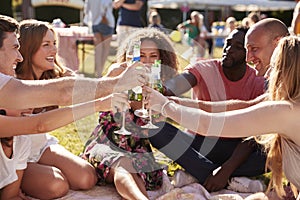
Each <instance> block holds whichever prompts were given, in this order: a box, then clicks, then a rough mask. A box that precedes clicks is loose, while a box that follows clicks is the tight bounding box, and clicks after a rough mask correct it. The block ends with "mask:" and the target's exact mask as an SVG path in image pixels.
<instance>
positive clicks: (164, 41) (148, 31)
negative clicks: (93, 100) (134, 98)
mask: <svg viewBox="0 0 300 200" xmlns="http://www.w3.org/2000/svg"><path fill="white" fill-rule="evenodd" d="M138 40H140V41H141V42H143V41H144V40H150V41H152V42H154V43H155V44H156V45H157V48H158V50H159V55H160V59H161V63H162V66H163V67H162V68H161V70H162V71H161V79H162V81H165V80H168V79H170V78H172V77H174V75H175V74H176V73H177V70H178V59H177V55H176V53H175V50H174V48H173V45H172V42H171V40H170V39H169V37H168V36H167V35H166V34H165V33H163V32H162V31H160V30H157V29H156V28H143V29H140V30H138V31H135V32H133V33H132V34H130V35H129V36H128V37H127V38H126V39H125V40H124V42H123V43H122V44H121V46H120V47H119V48H118V51H117V62H125V61H126V49H127V48H128V46H129V45H130V43H131V42H134V41H138Z"/></svg>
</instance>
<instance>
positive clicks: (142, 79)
mask: <svg viewBox="0 0 300 200" xmlns="http://www.w3.org/2000/svg"><path fill="white" fill-rule="evenodd" d="M149 73H150V71H149V69H148V68H147V67H145V66H144V65H143V64H142V63H140V62H135V63H134V64H133V65H131V66H129V67H127V69H125V70H124V71H123V72H122V73H121V74H120V75H119V76H118V78H119V84H118V86H119V87H121V88H123V89H124V90H123V91H126V90H129V89H131V88H134V87H136V86H142V85H145V84H146V83H147V82H148V77H149V75H148V74H149Z"/></svg>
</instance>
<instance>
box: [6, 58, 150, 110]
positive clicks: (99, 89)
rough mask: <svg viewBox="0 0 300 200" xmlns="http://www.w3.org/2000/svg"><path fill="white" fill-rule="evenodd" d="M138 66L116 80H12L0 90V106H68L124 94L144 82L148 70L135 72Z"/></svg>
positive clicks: (64, 78)
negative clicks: (116, 93) (119, 93)
mask: <svg viewBox="0 0 300 200" xmlns="http://www.w3.org/2000/svg"><path fill="white" fill-rule="evenodd" d="M139 65H140V63H135V64H134V65H132V66H130V67H128V68H127V69H126V70H125V71H124V72H123V73H121V74H120V75H118V76H116V77H105V78H100V79H92V78H80V77H76V78H75V77H63V78H59V79H51V80H40V81H37V80H34V81H29V80H17V79H14V78H12V79H11V80H10V81H9V82H8V83H7V84H6V85H5V86H4V87H3V88H2V89H1V90H0V96H1V98H0V105H1V107H5V108H15V109H16V108H17V109H22V108H36V107H43V106H48V105H71V104H76V103H81V102H85V101H90V100H93V99H97V98H100V97H103V96H107V95H109V94H111V93H113V92H122V91H126V90H128V89H131V88H133V87H135V86H137V85H143V84H144V83H145V82H146V78H147V69H146V68H138V69H136V67H137V66H139ZM128 77H130V78H128ZM131 77H134V78H131Z"/></svg>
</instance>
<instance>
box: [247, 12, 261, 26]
mask: <svg viewBox="0 0 300 200" xmlns="http://www.w3.org/2000/svg"><path fill="white" fill-rule="evenodd" d="M248 17H249V19H250V26H252V25H253V24H255V23H257V22H258V21H259V20H260V15H259V14H258V13H257V12H251V13H249V15H248Z"/></svg>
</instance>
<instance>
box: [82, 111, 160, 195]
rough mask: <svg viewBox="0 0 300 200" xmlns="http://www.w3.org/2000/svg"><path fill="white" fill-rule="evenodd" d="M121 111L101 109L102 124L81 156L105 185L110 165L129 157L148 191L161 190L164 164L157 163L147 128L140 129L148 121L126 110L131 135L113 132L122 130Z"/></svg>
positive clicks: (100, 121) (127, 125)
mask: <svg viewBox="0 0 300 200" xmlns="http://www.w3.org/2000/svg"><path fill="white" fill-rule="evenodd" d="M121 119H122V117H121V114H120V113H116V114H115V115H114V114H113V113H112V112H101V113H100V116H99V124H98V126H97V127H96V128H95V130H94V131H93V133H92V134H91V136H90V138H89V139H88V141H87V142H86V145H85V148H84V153H83V155H82V157H83V158H84V159H86V160H88V161H89V162H90V163H91V164H92V165H93V166H94V167H95V169H96V173H97V176H98V183H97V184H98V185H104V184H105V178H106V177H107V176H108V174H109V171H110V169H111V166H112V165H113V164H114V163H115V162H116V161H117V160H118V159H119V158H120V157H124V156H126V157H128V158H129V159H130V160H132V165H133V167H134V168H135V170H136V171H137V172H138V174H139V175H140V176H141V178H142V180H143V181H144V184H145V187H146V189H147V190H156V189H159V188H160V187H161V185H162V175H163V172H162V167H161V166H159V164H158V163H156V162H155V158H154V156H153V152H152V149H151V146H150V142H149V140H148V139H147V130H144V129H142V128H141V126H142V125H144V124H145V123H147V121H146V120H144V119H142V118H139V117H136V116H135V115H134V114H133V111H132V110H130V111H129V112H126V126H125V127H126V130H128V131H130V132H131V133H132V134H131V135H119V134H116V133H114V131H115V130H118V129H120V123H121Z"/></svg>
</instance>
